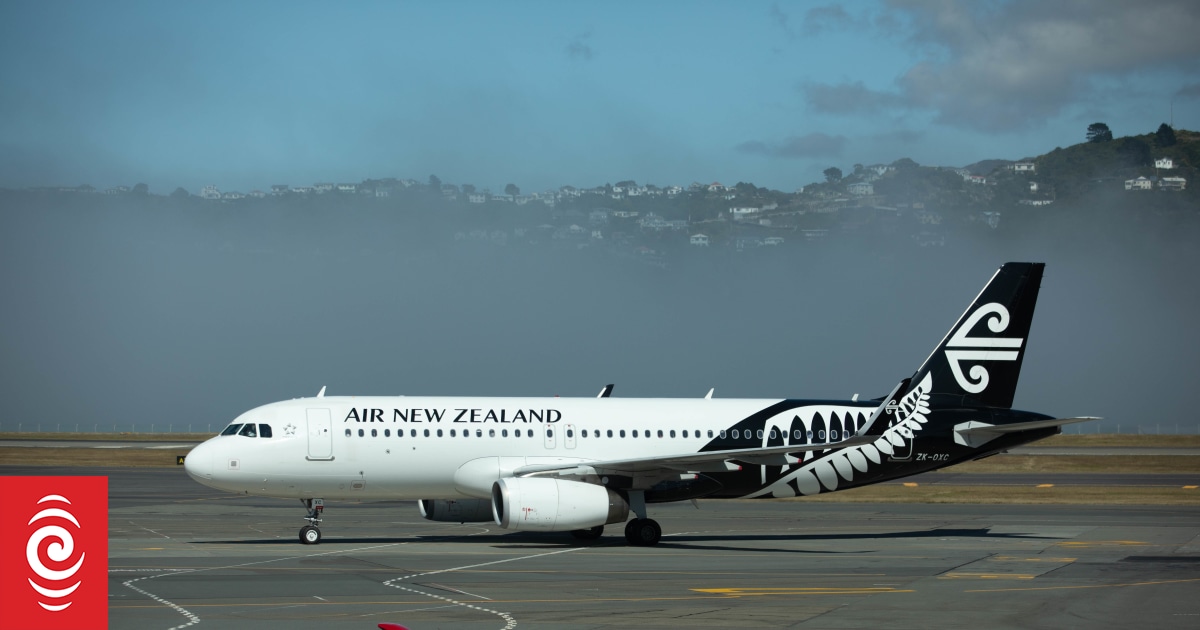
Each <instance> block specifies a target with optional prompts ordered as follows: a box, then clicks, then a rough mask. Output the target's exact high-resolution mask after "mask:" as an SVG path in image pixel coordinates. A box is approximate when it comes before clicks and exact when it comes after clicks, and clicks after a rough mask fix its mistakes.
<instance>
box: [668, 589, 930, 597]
mask: <svg viewBox="0 0 1200 630" xmlns="http://www.w3.org/2000/svg"><path fill="white" fill-rule="evenodd" d="M690 590H693V591H695V592H697V593H710V594H712V595H723V596H725V597H761V596H764V595H871V594H874V593H913V592H915V591H912V590H899V589H894V588H891V587H862V586H847V587H843V588H838V587H828V586H814V587H764V588H752V587H746V588H693V589H690Z"/></svg>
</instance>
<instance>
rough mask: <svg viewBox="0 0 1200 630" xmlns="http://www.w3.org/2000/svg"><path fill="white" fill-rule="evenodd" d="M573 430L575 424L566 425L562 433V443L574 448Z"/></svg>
mask: <svg viewBox="0 0 1200 630" xmlns="http://www.w3.org/2000/svg"><path fill="white" fill-rule="evenodd" d="M575 431H576V429H575V425H573V424H568V425H567V432H566V433H564V434H563V445H564V446H566V447H567V448H575Z"/></svg>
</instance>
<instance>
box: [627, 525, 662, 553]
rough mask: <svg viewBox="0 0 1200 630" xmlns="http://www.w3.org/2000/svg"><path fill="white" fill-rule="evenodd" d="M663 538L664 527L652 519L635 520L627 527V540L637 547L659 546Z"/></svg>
mask: <svg viewBox="0 0 1200 630" xmlns="http://www.w3.org/2000/svg"><path fill="white" fill-rule="evenodd" d="M660 538H662V527H659V525H658V521H656V520H654V519H652V518H635V519H633V520H632V521H629V522H628V523H627V524H626V525H625V540H627V541H629V544H631V545H634V546H637V547H651V546H653V545H657V544H658V541H659V539H660Z"/></svg>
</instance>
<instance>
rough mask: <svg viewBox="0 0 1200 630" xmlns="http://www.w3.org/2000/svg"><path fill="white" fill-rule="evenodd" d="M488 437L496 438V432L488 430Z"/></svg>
mask: <svg viewBox="0 0 1200 630" xmlns="http://www.w3.org/2000/svg"><path fill="white" fill-rule="evenodd" d="M488 437H496V430H495V429H488Z"/></svg>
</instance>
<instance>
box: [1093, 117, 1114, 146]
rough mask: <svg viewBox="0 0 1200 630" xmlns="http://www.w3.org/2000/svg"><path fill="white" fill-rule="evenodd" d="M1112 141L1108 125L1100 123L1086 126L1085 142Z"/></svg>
mask: <svg viewBox="0 0 1200 630" xmlns="http://www.w3.org/2000/svg"><path fill="white" fill-rule="evenodd" d="M1112 139H1113V136H1112V131H1111V130H1109V128H1108V125H1106V124H1104V123H1102V122H1096V123H1092V124H1090V125H1088V128H1087V141H1088V142H1108V141H1110V140H1112Z"/></svg>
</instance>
